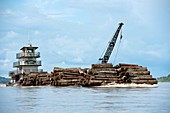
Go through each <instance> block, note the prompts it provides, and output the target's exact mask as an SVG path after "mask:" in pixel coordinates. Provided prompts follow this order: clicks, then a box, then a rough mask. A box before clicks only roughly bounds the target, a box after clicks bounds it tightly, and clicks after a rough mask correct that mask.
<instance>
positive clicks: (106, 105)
mask: <svg viewBox="0 0 170 113" xmlns="http://www.w3.org/2000/svg"><path fill="white" fill-rule="evenodd" d="M0 113H170V83H159V84H158V88H84V87H48V86H47V87H3V88H0Z"/></svg>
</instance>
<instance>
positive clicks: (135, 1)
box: [0, 0, 170, 77]
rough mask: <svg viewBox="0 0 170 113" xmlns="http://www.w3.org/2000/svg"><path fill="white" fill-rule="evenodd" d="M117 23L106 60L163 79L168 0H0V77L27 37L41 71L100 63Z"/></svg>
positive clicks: (169, 39) (169, 65)
mask: <svg viewBox="0 0 170 113" xmlns="http://www.w3.org/2000/svg"><path fill="white" fill-rule="evenodd" d="M119 22H123V23H124V26H123V27H122V35H123V39H122V40H121V42H120V40H118V41H117V44H116V47H115V48H114V51H113V54H112V56H111V58H110V60H109V62H111V63H114V65H117V64H119V63H132V64H138V65H141V66H145V67H148V69H149V70H150V71H151V74H152V75H153V76H154V77H160V76H164V75H168V74H169V73H170V49H169V48H170V2H169V0H0V49H1V50H0V76H5V77H7V76H8V72H9V71H11V70H13V62H16V61H17V60H16V56H15V55H16V53H19V52H20V48H21V47H22V46H25V45H27V44H28V39H29V38H28V37H30V40H31V43H32V45H35V46H38V47H39V48H38V51H39V52H41V60H42V64H43V66H42V67H41V68H43V69H44V70H45V71H48V72H51V71H52V70H53V68H54V67H55V66H57V67H82V68H84V67H90V66H91V64H93V63H99V62H98V59H99V57H101V56H102V53H103V52H104V50H105V49H106V47H107V45H108V42H109V40H111V38H112V36H113V34H114V32H115V30H116V29H117V27H118V23H119ZM119 44H120V45H119ZM118 45H119V48H118ZM117 48H118V49H117ZM117 53H118V54H117ZM116 54H117V57H115V56H116Z"/></svg>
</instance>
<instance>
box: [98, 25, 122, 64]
mask: <svg viewBox="0 0 170 113" xmlns="http://www.w3.org/2000/svg"><path fill="white" fill-rule="evenodd" d="M123 25H124V24H123V23H122V22H121V23H119V27H118V28H117V30H116V32H115V34H114V36H113V38H112V39H111V41H110V42H109V45H108V47H107V49H106V52H105V54H104V56H103V58H99V60H101V63H102V64H105V63H107V62H108V60H109V58H110V56H111V53H112V51H113V48H114V46H115V44H116V40H117V37H118V35H119V32H120V30H121V27H122V26H123ZM120 38H122V35H121V37H120Z"/></svg>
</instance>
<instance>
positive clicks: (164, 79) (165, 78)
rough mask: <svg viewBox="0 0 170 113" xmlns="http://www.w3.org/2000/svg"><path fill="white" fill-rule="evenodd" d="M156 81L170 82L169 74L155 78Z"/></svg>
mask: <svg viewBox="0 0 170 113" xmlns="http://www.w3.org/2000/svg"><path fill="white" fill-rule="evenodd" d="M157 80H158V82H170V74H169V75H168V76H163V77H159V78H157Z"/></svg>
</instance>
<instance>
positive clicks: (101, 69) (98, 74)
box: [82, 64, 118, 86]
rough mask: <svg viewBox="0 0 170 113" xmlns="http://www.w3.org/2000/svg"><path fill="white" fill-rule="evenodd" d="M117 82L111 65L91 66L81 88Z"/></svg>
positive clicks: (114, 70) (115, 72)
mask: <svg viewBox="0 0 170 113" xmlns="http://www.w3.org/2000/svg"><path fill="white" fill-rule="evenodd" d="M117 80H118V75H117V71H116V69H115V68H114V67H113V65H112V64H92V68H91V69H90V71H89V72H88V74H87V75H86V78H85V79H84V81H85V82H83V84H82V85H83V86H99V85H102V84H107V83H111V82H113V81H117Z"/></svg>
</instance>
